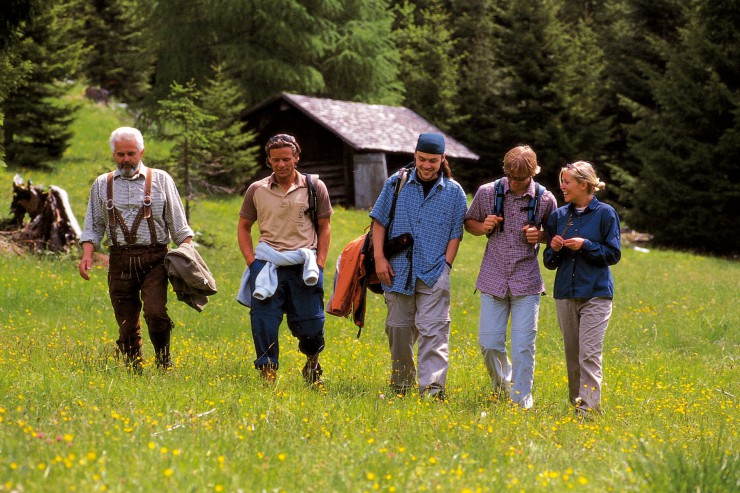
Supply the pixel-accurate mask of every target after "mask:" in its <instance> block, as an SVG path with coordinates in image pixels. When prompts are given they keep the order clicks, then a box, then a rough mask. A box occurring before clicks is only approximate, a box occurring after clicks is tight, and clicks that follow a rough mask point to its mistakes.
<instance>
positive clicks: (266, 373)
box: [260, 365, 277, 384]
mask: <svg viewBox="0 0 740 493" xmlns="http://www.w3.org/2000/svg"><path fill="white" fill-rule="evenodd" d="M260 372H261V375H262V380H263V381H264V382H265V383H268V384H273V383H275V379H276V378H277V370H276V369H275V367H274V366H272V365H265V366H263V367H261V368H260Z"/></svg>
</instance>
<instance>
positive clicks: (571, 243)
mask: <svg viewBox="0 0 740 493" xmlns="http://www.w3.org/2000/svg"><path fill="white" fill-rule="evenodd" d="M584 241H586V240H584V239H583V238H568V239H567V240H565V241H564V242H563V246H564V247H565V248H570V249H571V250H574V251H576V250H580V249H581V247H582V246H583V242H584Z"/></svg>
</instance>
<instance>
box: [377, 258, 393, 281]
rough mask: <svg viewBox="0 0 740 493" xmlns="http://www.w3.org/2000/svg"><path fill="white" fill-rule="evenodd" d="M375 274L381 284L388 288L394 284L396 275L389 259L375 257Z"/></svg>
mask: <svg viewBox="0 0 740 493" xmlns="http://www.w3.org/2000/svg"><path fill="white" fill-rule="evenodd" d="M375 274H377V276H378V279H379V280H380V282H382V283H383V284H385V285H387V286H390V285H392V284H393V276H395V275H396V274H395V273H394V272H393V268H392V267H391V264H390V262H388V259H386V258H385V257H384V256H381V255H377V256H376V257H375Z"/></svg>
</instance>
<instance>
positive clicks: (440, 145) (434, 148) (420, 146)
mask: <svg viewBox="0 0 740 493" xmlns="http://www.w3.org/2000/svg"><path fill="white" fill-rule="evenodd" d="M416 150H417V151H419V152H426V153H427V154H444V153H445V138H444V136H443V135H442V134H420V135H419V140H418V141H417V142H416Z"/></svg>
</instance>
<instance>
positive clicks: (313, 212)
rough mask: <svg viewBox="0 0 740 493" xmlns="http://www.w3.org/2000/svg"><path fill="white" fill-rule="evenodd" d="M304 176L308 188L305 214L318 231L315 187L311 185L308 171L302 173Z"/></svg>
mask: <svg viewBox="0 0 740 493" xmlns="http://www.w3.org/2000/svg"><path fill="white" fill-rule="evenodd" d="M303 176H305V177H306V187H307V188H308V209H306V214H308V215H309V216H310V217H311V222H312V223H313V227H314V229H315V230H316V231H317V232H318V230H319V199H318V197H317V196H316V188H314V186H313V180H312V179H311V175H310V174H309V173H303Z"/></svg>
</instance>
